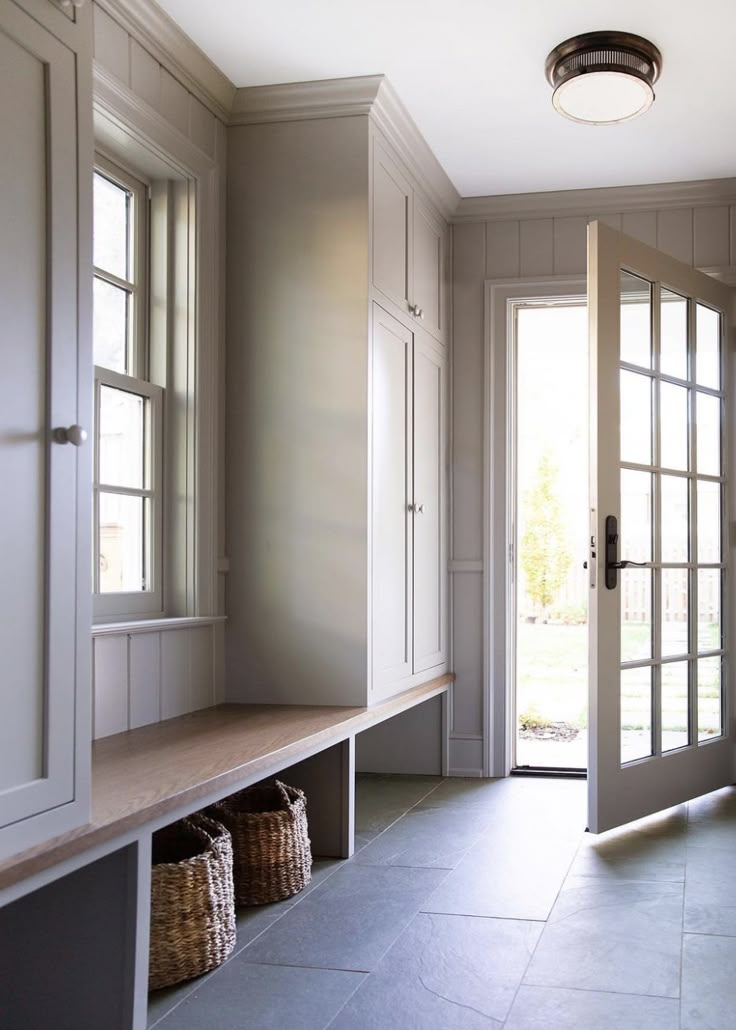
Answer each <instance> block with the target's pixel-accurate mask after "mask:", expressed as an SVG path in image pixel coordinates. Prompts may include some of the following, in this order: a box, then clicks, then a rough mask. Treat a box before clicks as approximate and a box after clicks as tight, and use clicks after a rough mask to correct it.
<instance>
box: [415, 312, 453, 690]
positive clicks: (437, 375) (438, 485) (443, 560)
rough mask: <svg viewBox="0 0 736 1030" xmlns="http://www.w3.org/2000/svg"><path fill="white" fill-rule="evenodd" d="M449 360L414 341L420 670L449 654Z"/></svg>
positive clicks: (420, 339) (420, 337)
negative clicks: (447, 449) (446, 443)
mask: <svg viewBox="0 0 736 1030" xmlns="http://www.w3.org/2000/svg"><path fill="white" fill-rule="evenodd" d="M446 377H447V361H446V358H445V357H444V356H443V355H442V354H441V353H440V352H439V351H438V349H437V347H436V346H435V344H433V343H431V342H430V341H429V340H428V339H427V337H426V336H425V335H424V333H422V332H421V331H420V332H417V334H416V336H415V341H414V434H413V437H414V490H413V502H414V503H413V509H414V560H413V569H414V672H415V673H418V672H424V671H425V670H426V669H432V668H434V666H436V665H441V664H442V663H443V662H444V661H445V660H446V657H447V486H446V469H447V453H446V445H445V441H446V438H447V424H446V419H447V414H446V405H447V383H446Z"/></svg>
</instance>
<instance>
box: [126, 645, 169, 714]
mask: <svg viewBox="0 0 736 1030" xmlns="http://www.w3.org/2000/svg"><path fill="white" fill-rule="evenodd" d="M129 654H130V728H131V729H132V730H134V729H135V728H136V726H147V725H148V724H149V723H152V722H158V721H159V719H160V718H161V634H160V633H134V634H132V635H131V637H130V648H129Z"/></svg>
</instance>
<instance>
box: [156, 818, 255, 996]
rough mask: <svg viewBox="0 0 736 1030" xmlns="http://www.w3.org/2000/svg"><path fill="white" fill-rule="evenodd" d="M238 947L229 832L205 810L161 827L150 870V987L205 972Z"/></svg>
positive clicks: (160, 985)
mask: <svg viewBox="0 0 736 1030" xmlns="http://www.w3.org/2000/svg"><path fill="white" fill-rule="evenodd" d="M234 947H235V905H234V899H233V851H232V842H231V840H230V834H229V833H228V831H227V830H226V829H225V827H224V826H223V825H222V824H221V823H218V822H216V821H215V820H214V819H211V818H209V817H208V816H206V815H202V814H198V815H193V816H191V817H190V818H188V819H181V820H180V821H179V822H176V823H173V824H172V825H171V826H167V827H165V828H164V829H162V830H158V831H157V832H156V833H154V835H153V869H152V870H151V948H150V964H149V973H148V986H149V989H150V990H155V989H156V988H158V987H167V986H169V985H170V984H175V983H178V982H179V981H180V980H188V979H190V978H191V977H193V976H199V975H200V973H206V972H207V970H208V969H214V968H215V966H219V965H220V963H222V962H224V961H225V959H226V958H227V957H228V955H229V954H230V953H231V952H232V950H233V948H234Z"/></svg>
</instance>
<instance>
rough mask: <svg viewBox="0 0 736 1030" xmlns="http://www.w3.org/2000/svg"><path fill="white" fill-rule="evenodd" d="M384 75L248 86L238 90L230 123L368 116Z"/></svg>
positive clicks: (252, 123) (244, 123)
mask: <svg viewBox="0 0 736 1030" xmlns="http://www.w3.org/2000/svg"><path fill="white" fill-rule="evenodd" d="M382 80H383V76H382V75H359V76H354V77H353V78H347V79H317V80H315V81H313V82H284V83H279V84H278V85H275V86H245V87H243V88H241V89H238V90H236V91H235V97H234V100H233V106H232V109H231V112H230V124H231V125H256V124H258V123H260V122H299V121H307V120H310V119H313V118H350V117H352V116H353V115H367V114H369V113H370V111H371V108H372V107H373V104H374V103H375V100H376V97H377V95H378V91H379V89H380V86H381V82H382Z"/></svg>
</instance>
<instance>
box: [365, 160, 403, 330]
mask: <svg viewBox="0 0 736 1030" xmlns="http://www.w3.org/2000/svg"><path fill="white" fill-rule="evenodd" d="M372 196H373V200H372V205H371V207H372V212H373V219H372V235H373V270H372V281H373V285H374V286H375V287H376V289H378V290H380V291H381V293H382V294H384V296H386V297H388V299H389V300H392V301H393V302H394V304H396V305H397V306H398V307H399V308H400V310H401V311H402V312H406V311H407V309H408V301H409V268H410V264H411V252H410V248H411V242H412V237H411V232H410V227H411V214H412V188H411V186H410V184H409V182H408V181H407V180H406V179H405V178H404V176H403V175H402V173H401V171H400V170H399V167H398V165H397V164H396V162H395V161H392V160H391V158H390V157H389V155H388V154H387V153H386V151H385V150H384V148H383V147H382V146H381V144H380V143H379V142H378V141H374V144H373V190H372Z"/></svg>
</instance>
